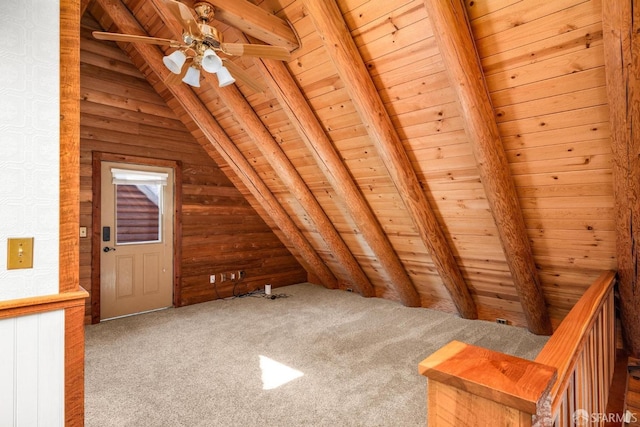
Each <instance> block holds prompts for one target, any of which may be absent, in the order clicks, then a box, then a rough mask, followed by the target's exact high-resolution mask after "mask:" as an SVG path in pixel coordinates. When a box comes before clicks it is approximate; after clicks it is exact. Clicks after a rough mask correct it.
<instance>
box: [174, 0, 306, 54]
mask: <svg viewBox="0 0 640 427" xmlns="http://www.w3.org/2000/svg"><path fill="white" fill-rule="evenodd" d="M206 2H207V3H210V4H211V5H212V6H214V8H215V15H214V17H215V19H217V20H218V21H220V22H224V23H225V24H229V25H231V26H232V27H235V28H237V29H239V30H240V31H242V32H243V33H245V34H249V35H250V36H253V37H255V38H257V39H259V40H262V41H263V42H265V43H269V44H271V45H274V46H282V47H285V48H287V49H289V52H291V51H293V50H295V49H297V48H298V47H300V46H299V44H298V37H297V36H296V34H295V33H294V31H293V28H292V27H291V26H290V25H289V23H288V22H287V21H285V20H284V19H281V18H278V17H277V16H275V15H272V14H271V13H269V12H267V11H266V10H264V9H263V8H261V7H259V6H256V5H255V4H253V3H251V2H249V1H248V0H232V1H229V0H206ZM183 3H185V4H186V5H188V6H190V7H193V5H194V4H195V3H198V0H185V1H183ZM165 22H166V21H165Z"/></svg>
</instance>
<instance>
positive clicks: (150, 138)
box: [80, 16, 307, 314]
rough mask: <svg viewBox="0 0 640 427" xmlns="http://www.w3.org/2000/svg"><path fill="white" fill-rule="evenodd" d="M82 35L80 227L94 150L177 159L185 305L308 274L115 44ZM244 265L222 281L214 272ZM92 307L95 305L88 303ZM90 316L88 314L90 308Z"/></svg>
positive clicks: (87, 28)
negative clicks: (237, 275)
mask: <svg viewBox="0 0 640 427" xmlns="http://www.w3.org/2000/svg"><path fill="white" fill-rule="evenodd" d="M96 25H97V24H96V23H95V22H94V21H93V20H91V19H90V18H87V17H86V16H85V17H84V18H83V23H82V29H81V31H82V33H81V34H82V40H81V172H80V191H81V200H80V209H81V226H86V227H88V229H89V230H90V229H91V227H92V157H93V153H94V152H104V153H113V154H117V155H122V156H134V157H145V158H155V159H165V160H172V161H177V162H179V163H180V164H181V172H182V189H181V193H182V200H181V203H182V212H181V213H182V224H181V226H182V227H181V228H182V245H181V247H180V248H181V252H182V257H181V260H180V264H181V277H180V278H179V281H180V288H181V304H182V305H188V304H193V303H198V302H203V301H208V300H212V299H215V298H217V297H227V296H230V295H232V293H233V291H234V285H236V292H245V291H247V290H252V289H254V288H258V287H261V286H263V285H264V284H265V283H271V284H272V285H273V286H274V287H277V286H282V285H288V284H294V283H299V282H303V281H306V280H307V273H306V272H305V271H304V269H303V268H302V267H301V266H300V264H299V263H298V262H297V261H296V259H295V258H294V257H293V256H292V255H291V253H290V252H289V250H288V249H287V248H286V247H285V246H284V245H283V244H282V243H281V242H280V240H279V239H278V237H277V236H276V235H275V234H274V233H273V232H272V231H271V229H270V227H269V226H268V225H267V224H266V223H265V222H264V221H263V220H262V219H261V218H260V216H258V214H257V213H256V212H255V210H254V209H253V208H252V207H251V206H250V205H249V203H248V202H247V201H246V199H245V198H244V197H243V196H242V194H241V193H240V192H239V191H238V190H237V189H236V188H235V187H234V186H233V184H232V183H231V182H230V181H229V179H228V178H227V177H226V175H225V174H224V173H223V172H222V171H221V170H220V168H219V167H218V166H217V165H216V163H215V162H214V161H213V160H212V159H211V158H210V157H209V156H208V154H207V153H206V152H205V150H204V149H203V148H202V147H201V146H200V145H199V144H198V143H197V142H196V141H195V140H194V138H193V137H192V135H191V134H190V133H189V131H188V130H187V129H186V128H185V126H184V125H183V124H182V123H181V122H180V121H179V120H178V119H177V116H176V113H175V112H174V111H173V110H172V109H171V108H169V107H168V106H167V104H166V103H165V102H164V100H163V99H162V98H161V97H160V96H159V95H158V94H157V93H156V92H155V90H154V89H153V88H152V87H151V86H150V85H149V83H147V81H146V80H145V79H144V77H143V76H142V75H141V74H140V72H139V71H138V69H136V67H134V66H133V65H132V64H131V62H130V60H129V59H128V58H127V56H126V55H125V54H124V53H123V52H122V51H121V50H120V49H119V48H118V47H117V46H116V45H115V44H112V43H104V42H99V41H97V40H94V39H93V38H92V37H91V34H90V32H91V30H94V29H97V28H96ZM91 251H92V248H91V239H90V238H86V239H81V244H80V252H81V253H80V272H81V277H80V280H81V283H80V284H81V285H82V286H83V287H84V288H85V289H91ZM238 270H244V271H245V272H246V278H245V279H244V280H243V281H241V282H239V283H237V284H236V283H234V282H231V281H227V282H224V283H222V284H218V285H217V289H216V288H214V286H213V285H211V284H209V275H210V274H214V273H225V272H232V271H238ZM87 307H88V308H87V310H89V307H90V304H88V305H87ZM87 314H89V312H87Z"/></svg>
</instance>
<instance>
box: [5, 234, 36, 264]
mask: <svg viewBox="0 0 640 427" xmlns="http://www.w3.org/2000/svg"><path fill="white" fill-rule="evenodd" d="M19 268H33V237H26V238H20V239H7V270H17V269H19Z"/></svg>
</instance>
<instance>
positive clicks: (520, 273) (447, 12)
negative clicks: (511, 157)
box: [425, 0, 553, 335]
mask: <svg viewBox="0 0 640 427" xmlns="http://www.w3.org/2000/svg"><path fill="white" fill-rule="evenodd" d="M425 6H426V8H427V12H428V14H429V17H430V18H431V22H432V24H433V28H434V29H435V37H436V40H437V41H438V44H439V46H440V52H441V54H442V57H443V60H444V63H445V69H446V70H447V72H448V73H449V79H450V81H451V86H452V87H453V88H454V89H455V91H456V94H457V97H458V100H459V102H460V106H461V110H462V111H461V112H462V115H463V117H464V119H465V122H466V126H465V127H466V130H467V136H468V138H469V142H470V143H471V146H472V148H473V152H474V155H475V158H476V162H477V166H478V170H479V172H480V176H481V179H482V183H483V185H484V188H485V192H486V195H487V200H488V201H489V205H490V207H491V212H492V214H493V217H494V219H495V222H496V227H497V229H498V233H499V235H500V240H501V242H502V246H503V248H504V253H505V257H506V260H507V263H508V264H509V269H510V270H511V274H512V276H513V281H514V284H515V286H516V288H517V290H518V295H519V296H520V302H521V304H522V308H523V312H524V314H525V317H526V319H527V324H528V327H529V330H530V331H531V332H533V333H535V334H539V335H550V334H551V333H552V332H553V328H552V325H551V320H550V318H549V313H548V311H547V308H546V305H545V300H544V295H543V292H542V288H541V285H540V279H539V277H538V273H537V271H536V265H535V261H534V258H533V251H532V249H531V246H530V244H529V239H528V237H527V232H526V226H525V222H524V218H523V216H522V211H521V208H520V205H519V203H518V194H517V192H516V189H515V184H514V181H513V178H512V177H511V174H510V172H509V162H508V160H507V157H506V154H505V152H504V149H503V146H502V141H501V139H500V133H499V131H498V125H497V123H496V119H495V115H494V111H493V107H492V105H491V99H490V97H489V91H488V89H487V86H486V84H485V80H484V75H483V72H482V66H481V64H480V59H479V57H478V54H477V52H476V49H475V45H474V40H473V36H472V34H471V29H470V27H469V23H468V20H467V15H466V12H465V7H464V4H463V3H462V1H460V0H455V1H448V2H442V1H440V0H425Z"/></svg>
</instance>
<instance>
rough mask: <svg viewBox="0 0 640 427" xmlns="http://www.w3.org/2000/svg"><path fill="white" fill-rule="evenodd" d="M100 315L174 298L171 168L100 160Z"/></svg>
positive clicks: (166, 304)
mask: <svg viewBox="0 0 640 427" xmlns="http://www.w3.org/2000/svg"><path fill="white" fill-rule="evenodd" d="M101 169H102V176H101V181H102V182H101V218H102V221H101V231H102V235H101V236H100V237H101V251H100V319H101V320H105V319H112V318H115V317H121V316H127V315H130V314H135V313H142V312H146V311H151V310H157V309H161V308H165V307H170V306H171V305H172V303H173V169H171V168H161V167H151V166H142V165H132V164H125V163H112V162H102V167H101Z"/></svg>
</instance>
